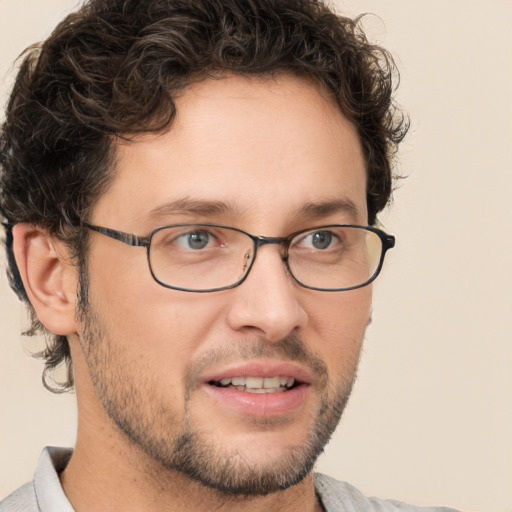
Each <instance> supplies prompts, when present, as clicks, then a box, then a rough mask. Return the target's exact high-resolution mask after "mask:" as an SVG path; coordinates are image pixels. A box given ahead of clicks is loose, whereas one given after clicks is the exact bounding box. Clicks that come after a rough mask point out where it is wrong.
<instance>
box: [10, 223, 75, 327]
mask: <svg viewBox="0 0 512 512" xmlns="http://www.w3.org/2000/svg"><path fill="white" fill-rule="evenodd" d="M13 251H14V257H15V259H16V264H17V265H18V269H19V272H20V276H21V279H22V281H23V285H24V287H25V291H26V292H27V296H28V298H29V300H30V303H31V304H32V306H33V307H34V309H35V311H36V314H37V317H38V318H39V320H40V321H41V323H42V324H43V325H44V326H45V327H46V328H47V329H48V330H49V331H50V332H52V333H54V334H60V335H64V336H67V335H70V334H74V333H75V332H76V322H75V306H76V290H77V275H76V270H75V268H74V267H73V266H72V265H71V264H70V262H69V255H68V251H67V249H66V248H65V246H64V244H63V242H61V241H60V240H58V239H56V238H54V237H51V236H50V235H48V233H46V232H45V231H44V230H42V229H41V228H38V227H36V226H32V225H30V224H17V225H16V226H14V228H13Z"/></svg>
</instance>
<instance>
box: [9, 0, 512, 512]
mask: <svg viewBox="0 0 512 512" xmlns="http://www.w3.org/2000/svg"><path fill="white" fill-rule="evenodd" d="M75 3H76V2H75V1H73V0H44V1H41V0H21V1H20V0H0V98H1V101H2V103H4V101H5V97H6V91H7V89H8V87H9V84H10V82H11V80H12V76H13V71H12V69H11V63H12V61H13V60H14V58H15V57H16V56H17V55H18V54H19V53H20V51H21V50H22V49H23V48H25V47H26V46H27V45H28V44H30V43H32V42H34V41H36V40H40V39H42V38H44V37H45V36H46V35H47V34H48V33H49V31H50V30H51V28H52V27H53V26H54V25H55V23H56V22H57V21H58V20H59V19H60V18H61V17H62V16H63V15H64V14H65V13H66V12H68V11H70V10H72V8H73V7H74V5H75ZM338 4H339V6H340V7H341V8H342V9H344V10H345V12H347V13H349V14H358V13H361V12H372V13H375V14H376V15H378V17H373V16H372V17H368V18H367V19H366V22H365V24H366V26H367V27H368V30H369V31H370V33H371V35H372V37H373V38H374V39H376V40H377V41H378V42H379V43H382V44H383V45H384V46H386V47H387V48H388V49H390V50H391V51H392V52H393V53H394V55H395V56H396V60H397V63H398V65H399V68H400V70H401V74H402V85H401V89H400V93H399V97H398V99H399V101H400V102H401V103H402V104H403V105H404V106H405V107H406V109H407V111H408V112H409V114H410V117H411V121H412V128H411V132H410V135H409V136H408V138H407V140H406V142H405V143H404V146H403V149H402V152H401V164H400V171H401V172H402V174H404V175H407V176H408V177H407V178H406V179H404V180H402V181H401V182H400V184H399V189H398V190H397V191H396V192H395V205H394V206H393V207H392V208H391V209H390V210H389V211H387V212H386V213H385V214H384V215H383V216H382V219H383V221H384V224H385V226H386V229H387V230H388V231H389V232H391V233H393V234H395V235H396V237H397V245H396V249H394V250H393V251H392V252H391V253H390V254H389V259H388V260H387V262H386V265H385V269H384V271H383V274H382V275H381V277H380V278H379V280H378V282H377V284H376V287H375V299H374V315H373V324H372V325H371V327H370V328H369V330H368V334H367V339H366V344H365V348H364V353H363V357H362V362H361V368H360V372H359V379H358V382H357V385H356V388H355V391H354V394H353V397H352V399H351V402H350V404H349V406H348V408H347V410H346V412H345V415H344V418H343V420H342V423H341V425H340V427H339V429H338V431H337V433H336V434H335V436H334V438H333V440H332V442H331V443H330V445H329V446H328V447H327V450H326V452H327V454H326V455H324V456H322V458H321V460H320V463H319V464H318V469H319V470H321V471H324V472H327V473H330V474H331V475H333V476H335V477H338V478H340V479H343V480H347V481H350V482H351V483H353V484H355V485H356V486H358V487H359V488H361V490H363V491H364V492H365V493H367V494H371V495H379V496H382V497H393V498H396V499H401V500H404V501H410V502H414V503H418V504H436V503H443V504H449V505H451V506H454V507H458V508H461V509H463V510H467V511H469V512H476V511H486V512H511V511H512V339H511V335H510V327H509V322H510V317H511V316H512V270H511V269H512V229H511V214H512V205H511V202H510V201H511V193H512V168H511V167H512V166H511V157H510V147H511V146H512V129H511V117H512V101H511V92H512V91H511V85H510V84H511V83H512V64H511V63H512V58H511V57H512V30H511V29H512V2H511V1H510V0H492V1H491V2H489V1H484V0H430V1H429V2H420V1H414V0H373V1H371V0H345V1H340V2H338ZM0 325H1V328H0V343H1V344H0V496H4V495H6V494H7V493H9V492H10V491H12V490H13V489H14V488H15V487H17V486H18V485H20V484H22V483H23V482H25V481H27V480H29V479H30V478H31V476H32V473H33V470H34V468H35V464H36V461H37V458H38V456H39V453H40V450H41V448H42V447H43V446H44V445H47V444H54V445H70V444H72V443H73V439H74V435H75V433H74V431H75V428H76V419H75V410H74V407H75V406H74V397H73V395H65V396H56V395H52V394H51V393H49V392H47V391H45V390H44V389H43V387H42V385H41V369H42V364H41V363H40V362H39V361H36V360H34V359H32V358H30V357H29V356H28V355H26V353H25V352H26V351H27V350H31V349H33V345H32V342H31V341H30V340H26V339H23V338H22V337H21V335H20V331H21V329H22V326H26V325H27V322H26V319H25V314H24V312H23V308H22V307H21V306H20V305H19V304H18V302H17V300H16V299H15V297H14V294H13V293H12V292H11V291H10V290H9V288H8V285H7V282H6V279H4V278H0Z"/></svg>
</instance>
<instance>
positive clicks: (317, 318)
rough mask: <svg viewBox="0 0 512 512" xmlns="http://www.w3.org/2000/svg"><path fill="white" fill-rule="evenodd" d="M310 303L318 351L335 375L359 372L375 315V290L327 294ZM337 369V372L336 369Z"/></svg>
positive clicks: (310, 321)
mask: <svg viewBox="0 0 512 512" xmlns="http://www.w3.org/2000/svg"><path fill="white" fill-rule="evenodd" d="M323 295H324V296H323V297H315V298H314V299H315V300H311V301H309V303H308V309H309V312H310V315H309V329H310V331H309V332H310V333H311V335H312V336H313V337H314V338H315V340H316V341H315V345H316V346H315V347H314V349H315V350H317V351H318V352H319V353H321V354H322V356H323V359H324V360H325V361H326V363H327V365H328V366H331V367H332V369H333V371H334V372H335V373H337V372H339V371H340V368H341V369H344V370H345V371H346V372H352V371H355V368H356V366H357V363H358V360H359V354H360V351H361V347H362V344H363V340H364V335H365V332H366V327H367V326H368V323H369V320H370V314H371V303H372V291H371V286H367V287H364V288H359V289H357V290H351V291H347V292H333V293H325V292H324V294H323ZM334 367H335V368H334Z"/></svg>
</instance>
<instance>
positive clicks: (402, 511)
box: [0, 447, 457, 512]
mask: <svg viewBox="0 0 512 512" xmlns="http://www.w3.org/2000/svg"><path fill="white" fill-rule="evenodd" d="M71 453H72V451H71V450H70V449H68V448H55V447H47V448H45V449H44V450H43V453H42V454H41V457H40V458H39V462H38V464H37V469H36V472H35V475H34V480H32V482H29V483H27V484H25V485H23V486H22V487H20V488H19V489H17V490H16V491H14V492H13V493H12V494H11V495H9V496H8V497H7V498H6V499H5V500H4V501H2V502H1V503H0V512H73V510H74V509H73V507H72V506H71V503H69V501H68V499H67V497H66V495H65V493H64V490H63V489H62V486H61V485H60V481H59V473H60V472H61V471H62V470H63V469H64V468H65V467H66V465H67V463H68V461H69V459H70V457H71ZM315 489H316V493H317V496H318V497H319V499H320V500H321V502H322V505H323V507H324V509H325V511H326V512H457V511H456V510H454V509H451V508H446V507H415V506H413V505H407V504H406V503H402V502H399V501H394V500H381V499H379V498H367V497H366V496H364V495H363V494H362V493H361V492H360V491H358V490H357V489H356V488H355V487H353V486H352V485H350V484H348V483H346V482H339V481H338V480H335V479H334V478H331V477H328V476H326V475H322V474H319V473H316V474H315Z"/></svg>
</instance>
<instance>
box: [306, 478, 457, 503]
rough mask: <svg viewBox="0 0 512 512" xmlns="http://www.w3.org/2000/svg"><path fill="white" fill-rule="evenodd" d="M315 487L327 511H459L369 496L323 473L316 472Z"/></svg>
mask: <svg viewBox="0 0 512 512" xmlns="http://www.w3.org/2000/svg"><path fill="white" fill-rule="evenodd" d="M315 489H316V492H317V494H318V496H319V497H320V499H321V501H322V504H323V506H324V508H325V510H326V512H361V511H365V512H458V511H457V510H455V509H453V508H447V507H418V506H415V505H409V504H407V503H403V502H401V501H396V500H384V499H380V498H374V497H371V498H369V497H367V496H365V495H364V494H363V493H362V492H361V491H359V490H358V489H356V488H355V487H354V486H353V485H350V484H349V483H347V482H340V481H339V480H336V479H334V478H331V477H329V476H327V475H323V474H321V473H316V474H315Z"/></svg>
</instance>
